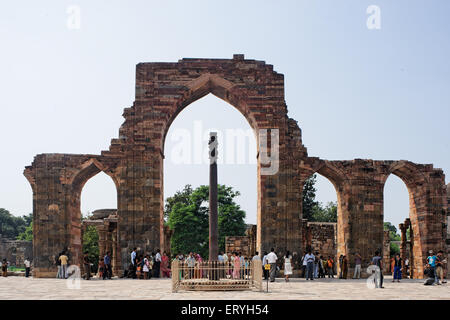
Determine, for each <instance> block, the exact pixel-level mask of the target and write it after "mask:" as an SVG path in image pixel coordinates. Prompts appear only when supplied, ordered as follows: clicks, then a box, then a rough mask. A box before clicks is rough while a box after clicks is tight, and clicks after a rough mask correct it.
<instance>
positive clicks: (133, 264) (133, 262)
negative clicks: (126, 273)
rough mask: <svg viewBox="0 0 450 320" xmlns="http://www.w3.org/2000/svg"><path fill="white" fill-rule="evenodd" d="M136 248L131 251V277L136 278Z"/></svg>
mask: <svg viewBox="0 0 450 320" xmlns="http://www.w3.org/2000/svg"><path fill="white" fill-rule="evenodd" d="M136 267H137V266H136V248H133V251H132V252H131V277H132V278H133V279H136Z"/></svg>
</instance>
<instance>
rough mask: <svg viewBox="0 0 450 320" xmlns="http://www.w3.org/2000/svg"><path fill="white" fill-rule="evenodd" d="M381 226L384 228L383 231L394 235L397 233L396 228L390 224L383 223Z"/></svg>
mask: <svg viewBox="0 0 450 320" xmlns="http://www.w3.org/2000/svg"><path fill="white" fill-rule="evenodd" d="M383 226H384V230H389V231H391V232H393V233H394V234H396V233H397V228H396V227H395V226H394V225H393V224H392V223H390V222H385V223H384V224H383Z"/></svg>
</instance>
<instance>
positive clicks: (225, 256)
mask: <svg viewBox="0 0 450 320" xmlns="http://www.w3.org/2000/svg"><path fill="white" fill-rule="evenodd" d="M222 259H223V266H224V278H228V277H231V269H230V267H229V263H228V261H229V260H230V259H229V258H228V254H227V253H226V252H224V253H223V255H222Z"/></svg>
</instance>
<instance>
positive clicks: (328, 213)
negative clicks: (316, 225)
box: [311, 202, 337, 222]
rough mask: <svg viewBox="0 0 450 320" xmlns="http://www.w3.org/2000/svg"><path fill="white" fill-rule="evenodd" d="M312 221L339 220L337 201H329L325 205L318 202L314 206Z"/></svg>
mask: <svg viewBox="0 0 450 320" xmlns="http://www.w3.org/2000/svg"><path fill="white" fill-rule="evenodd" d="M311 221H315V222H337V204H336V202H328V203H327V205H326V206H325V207H322V205H321V204H317V205H316V206H315V207H314V208H313V213H312V216H311Z"/></svg>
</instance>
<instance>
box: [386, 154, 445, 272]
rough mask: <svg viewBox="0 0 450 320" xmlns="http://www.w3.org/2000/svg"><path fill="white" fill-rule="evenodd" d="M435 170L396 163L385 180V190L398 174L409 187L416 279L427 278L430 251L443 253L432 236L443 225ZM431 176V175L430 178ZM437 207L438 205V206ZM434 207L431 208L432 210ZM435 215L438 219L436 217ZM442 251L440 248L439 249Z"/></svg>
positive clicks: (403, 162)
mask: <svg viewBox="0 0 450 320" xmlns="http://www.w3.org/2000/svg"><path fill="white" fill-rule="evenodd" d="M434 172H435V169H433V168H432V166H431V165H417V164H415V163H412V162H410V161H405V160H401V161H395V162H393V163H392V164H391V165H390V166H389V168H388V170H387V172H386V174H385V175H384V176H383V181H382V182H383V186H384V184H385V183H386V180H387V178H388V177H389V176H390V175H391V174H394V175H395V176H397V177H399V178H400V179H401V180H402V181H403V182H404V183H405V185H406V188H407V190H408V194H409V219H410V225H411V228H412V231H413V234H412V238H413V243H414V244H413V249H412V254H413V261H412V263H411V264H412V265H411V269H412V272H413V275H414V278H416V277H419V278H421V277H422V276H423V265H424V262H425V260H426V257H427V252H428V250H430V249H432V250H439V249H442V248H443V246H442V245H441V244H438V242H439V241H436V239H432V238H436V235H431V237H430V236H429V235H430V232H434V233H439V232H440V225H441V222H440V220H442V219H439V216H438V214H436V212H434V211H435V210H434V209H433V208H432V207H433V204H432V203H433V202H436V200H434V199H433V198H436V195H434V194H435V192H436V190H435V189H436V188H435V187H436V183H435V182H433V181H431V180H430V179H432V175H433V173H434ZM430 173H431V174H430ZM436 203H437V202H436ZM430 205H431V208H430ZM433 215H436V216H434V217H433ZM436 247H438V248H436Z"/></svg>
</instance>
